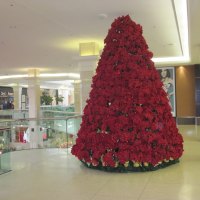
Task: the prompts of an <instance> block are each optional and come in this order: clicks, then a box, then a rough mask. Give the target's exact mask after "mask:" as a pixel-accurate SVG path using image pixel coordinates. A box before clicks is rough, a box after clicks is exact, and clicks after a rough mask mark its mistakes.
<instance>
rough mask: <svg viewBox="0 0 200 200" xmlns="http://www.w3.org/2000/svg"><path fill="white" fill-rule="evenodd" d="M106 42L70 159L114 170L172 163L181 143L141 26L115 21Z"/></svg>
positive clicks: (124, 21) (180, 150) (154, 166)
mask: <svg viewBox="0 0 200 200" xmlns="http://www.w3.org/2000/svg"><path fill="white" fill-rule="evenodd" d="M104 42H105V47H104V50H103V53H102V55H101V58H100V60H99V63H98V66H97V70H96V75H95V76H94V77H93V81H92V90H91V92H90V98H89V100H88V101H87V105H86V107H85V109H84V115H83V118H82V124H81V128H80V130H79V132H78V138H77V140H76V144H75V145H74V146H73V148H72V154H73V155H75V156H77V157H78V159H80V160H81V161H82V162H83V163H84V164H86V165H87V166H88V167H91V168H97V169H103V170H112V171H148V170H155V169H158V168H161V167H165V166H168V165H170V164H173V163H176V162H177V161H178V159H179V158H180V157H181V155H182V153H183V139H182V136H181V135H180V134H179V132H178V129H177V127H176V123H175V120H174V119H173V117H172V114H171V108H170V106H169V101H168V98H167V94H166V93H165V91H164V90H163V84H162V82H161V81H160V77H159V74H158V72H157V70H156V69H155V67H154V63H153V62H152V60H151V58H152V56H153V55H152V53H151V52H150V51H149V50H148V46H147V44H146V41H145V39H144V38H143V36H142V27H141V26H140V25H139V24H136V23H135V22H134V21H132V20H131V18H130V17H129V16H128V15H127V16H122V17H119V18H117V19H116V20H115V21H114V22H113V23H112V25H111V29H110V30H109V32H108V35H107V37H106V38H105V40H104Z"/></svg>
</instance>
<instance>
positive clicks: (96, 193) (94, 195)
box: [89, 177, 112, 200]
mask: <svg viewBox="0 0 200 200" xmlns="http://www.w3.org/2000/svg"><path fill="white" fill-rule="evenodd" d="M111 179H112V177H110V178H109V179H108V180H107V181H106V182H105V183H104V184H102V185H101V187H100V188H99V189H98V191H96V192H95V193H94V194H93V196H92V197H91V199H89V200H93V199H94V198H95V197H96V196H97V195H98V193H99V192H100V191H101V190H102V189H103V188H104V187H105V185H106V184H108V183H109V182H110V181H111Z"/></svg>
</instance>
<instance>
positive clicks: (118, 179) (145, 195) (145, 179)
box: [0, 125, 200, 200]
mask: <svg viewBox="0 0 200 200" xmlns="http://www.w3.org/2000/svg"><path fill="white" fill-rule="evenodd" d="M179 130H180V132H181V133H182V134H183V136H184V138H185V143H184V149H185V151H184V155H183V157H182V158H181V161H180V163H178V164H176V165H172V166H170V167H168V168H165V169H161V170H158V171H154V172H146V173H108V172H103V171H96V170H91V169H87V168H85V167H84V166H83V165H81V163H80V162H79V161H78V160H77V159H76V158H74V157H73V156H72V155H71V154H70V153H69V152H67V151H66V150H63V149H50V150H48V149H44V150H24V151H17V152H13V153H12V154H11V166H12V171H11V172H9V173H7V174H3V175H1V176H0V200H63V199H64V200H122V199H123V200H133V199H134V200H199V199H200V127H195V126H186V125H185V126H179Z"/></svg>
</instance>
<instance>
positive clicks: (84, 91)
mask: <svg viewBox="0 0 200 200" xmlns="http://www.w3.org/2000/svg"><path fill="white" fill-rule="evenodd" d="M92 76H93V71H82V72H81V73H80V78H81V111H83V109H84V108H85V106H86V101H87V99H88V98H89V93H90V91H91V84H92Z"/></svg>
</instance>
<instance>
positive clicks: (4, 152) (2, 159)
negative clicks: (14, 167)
mask: <svg viewBox="0 0 200 200" xmlns="http://www.w3.org/2000/svg"><path fill="white" fill-rule="evenodd" d="M10 141H11V130H10V127H0V174H2V173H6V172H8V171H10Z"/></svg>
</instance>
